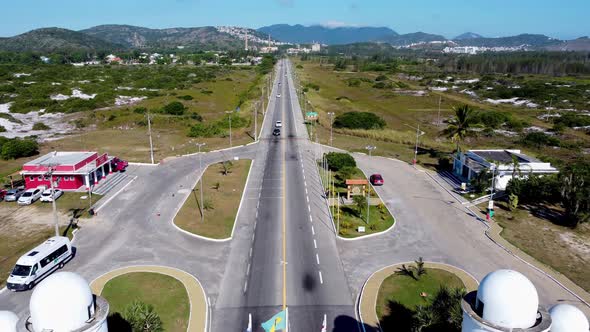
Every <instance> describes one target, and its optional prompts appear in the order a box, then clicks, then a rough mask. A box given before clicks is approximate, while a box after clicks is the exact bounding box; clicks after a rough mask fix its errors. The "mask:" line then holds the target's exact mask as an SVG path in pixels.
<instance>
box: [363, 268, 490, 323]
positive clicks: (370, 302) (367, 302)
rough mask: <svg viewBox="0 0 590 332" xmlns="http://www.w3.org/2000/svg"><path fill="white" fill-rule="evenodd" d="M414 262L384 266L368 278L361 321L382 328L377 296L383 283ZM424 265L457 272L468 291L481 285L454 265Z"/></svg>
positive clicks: (364, 289)
mask: <svg viewBox="0 0 590 332" xmlns="http://www.w3.org/2000/svg"><path fill="white" fill-rule="evenodd" d="M412 263H413V262H404V263H399V264H395V265H390V266H387V267H384V268H382V269H381V270H379V271H377V272H375V273H373V274H372V275H371V276H370V277H369V279H367V281H366V282H365V285H364V286H363V289H362V290H361V294H360V296H359V303H358V311H359V318H360V320H361V323H364V324H367V325H370V326H372V327H374V328H376V329H378V330H380V327H379V319H378V318H377V310H376V306H377V296H378V294H379V289H380V288H381V284H382V283H383V281H384V280H385V279H386V278H387V277H389V276H391V275H393V274H395V272H396V271H397V269H398V268H400V267H401V266H402V264H406V265H410V264H412ZM424 266H425V267H426V268H431V269H439V270H445V271H448V272H450V273H453V274H455V275H456V276H457V277H459V279H461V281H462V282H463V284H465V289H466V290H467V292H470V291H473V290H477V286H478V285H479V283H478V281H477V280H476V279H475V278H474V277H473V276H472V275H470V274H469V273H467V272H465V271H463V270H461V269H459V268H456V267H454V266H451V265H447V264H441V263H432V262H425V263H424Z"/></svg>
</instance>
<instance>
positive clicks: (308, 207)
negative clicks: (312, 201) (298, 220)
mask: <svg viewBox="0 0 590 332" xmlns="http://www.w3.org/2000/svg"><path fill="white" fill-rule="evenodd" d="M307 209H308V210H309V213H311V206H309V205H307Z"/></svg>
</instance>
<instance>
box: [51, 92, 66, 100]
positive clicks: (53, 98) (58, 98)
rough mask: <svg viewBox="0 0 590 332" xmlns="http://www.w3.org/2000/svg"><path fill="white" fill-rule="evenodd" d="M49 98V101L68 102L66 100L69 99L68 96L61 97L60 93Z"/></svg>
mask: <svg viewBox="0 0 590 332" xmlns="http://www.w3.org/2000/svg"><path fill="white" fill-rule="evenodd" d="M49 98H50V99H51V100H68V99H70V96H66V95H62V94H61V93H60V94H56V95H51V96H49Z"/></svg>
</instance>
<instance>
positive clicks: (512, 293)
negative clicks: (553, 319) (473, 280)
mask: <svg viewBox="0 0 590 332" xmlns="http://www.w3.org/2000/svg"><path fill="white" fill-rule="evenodd" d="M538 308H539V295H538V294H537V290H536V288H535V286H534V285H533V283H532V282H531V281H530V280H529V279H528V278H527V277H525V276H524V275H522V274H521V273H519V272H516V271H513V270H497V271H494V272H491V273H489V274H488V275H486V276H485V278H483V280H482V281H481V283H480V285H479V288H478V289H477V300H476V303H475V310H476V312H477V313H478V314H479V315H480V316H481V318H482V319H483V320H484V321H487V322H490V323H492V324H494V325H497V326H501V327H504V328H510V329H514V328H521V329H526V328H529V327H532V326H533V325H535V323H536V321H537V311H538Z"/></svg>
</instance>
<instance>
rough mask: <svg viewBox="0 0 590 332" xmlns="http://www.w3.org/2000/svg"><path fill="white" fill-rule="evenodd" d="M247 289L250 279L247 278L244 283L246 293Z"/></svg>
mask: <svg viewBox="0 0 590 332" xmlns="http://www.w3.org/2000/svg"><path fill="white" fill-rule="evenodd" d="M247 289H248V279H246V282H245V283H244V293H246V290H247Z"/></svg>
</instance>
